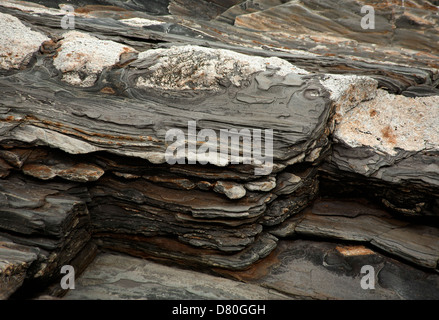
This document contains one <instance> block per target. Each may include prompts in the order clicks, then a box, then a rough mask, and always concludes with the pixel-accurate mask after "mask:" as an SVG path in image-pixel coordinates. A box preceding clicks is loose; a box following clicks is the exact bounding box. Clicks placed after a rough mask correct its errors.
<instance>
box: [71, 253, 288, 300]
mask: <svg viewBox="0 0 439 320" xmlns="http://www.w3.org/2000/svg"><path fill="white" fill-rule="evenodd" d="M64 299H65V300H77V299H79V300H101V299H105V300H138V299H142V300H163V299H164V300H194V299H196V300H205V299H207V300H221V299H225V300H235V299H237V300H247V299H249V300H272V299H275V300H278V299H288V297H286V296H285V295H282V294H280V293H277V292H272V291H270V290H268V289H266V288H262V287H259V286H257V285H252V284H246V283H242V282H238V281H233V280H229V279H225V278H221V277H216V276H212V275H208V274H204V273H200V272H195V271H192V270H185V269H179V268H177V267H171V266H165V265H162V264H158V263H156V262H153V261H149V260H145V259H139V258H135V257H131V256H127V255H116V254H114V253H101V254H99V255H98V256H97V257H96V259H95V260H94V261H93V262H92V263H91V264H90V266H89V267H88V268H87V270H86V271H85V272H84V273H83V274H82V275H81V276H80V277H79V278H78V279H77V280H76V283H75V290H70V291H69V292H68V293H67V294H66V295H65V297H64Z"/></svg>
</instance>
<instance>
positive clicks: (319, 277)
mask: <svg viewBox="0 0 439 320" xmlns="http://www.w3.org/2000/svg"><path fill="white" fill-rule="evenodd" d="M365 265H367V266H370V267H372V268H373V270H374V275H373V276H374V279H375V286H374V289H367V290H364V289H363V288H362V287H361V281H362V279H363V277H365V276H366V275H370V274H371V273H370V271H368V272H365V271H363V272H362V270H361V269H362V267H363V266H365ZM227 275H228V276H229V277H230V276H232V277H235V278H236V279H238V280H241V281H244V282H247V283H251V284H258V285H260V286H262V287H264V288H268V289H271V290H273V291H275V292H279V293H282V294H284V295H287V296H289V297H290V298H295V299H318V300H339V299H349V300H401V299H402V300H436V299H438V297H439V290H438V287H439V276H438V274H437V273H436V274H432V273H428V272H425V271H422V270H419V269H416V268H414V267H412V266H409V265H405V264H402V263H400V262H399V261H396V260H394V259H391V258H389V257H386V256H385V255H383V254H381V253H379V252H377V251H374V250H371V249H369V248H366V247H364V246H362V245H357V246H354V245H346V243H332V242H324V241H319V242H315V241H310V240H282V241H280V242H279V245H278V247H277V248H276V250H275V251H273V253H272V254H271V255H270V256H269V258H267V259H265V260H263V261H261V262H260V263H259V264H256V265H255V266H254V267H252V268H251V269H250V270H247V271H246V272H227Z"/></svg>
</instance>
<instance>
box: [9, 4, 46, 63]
mask: <svg viewBox="0 0 439 320" xmlns="http://www.w3.org/2000/svg"><path fill="white" fill-rule="evenodd" d="M0 28H1V29H2V30H3V31H2V34H1V36H0V52H1V53H2V54H1V56H0V69H5V70H9V69H19V68H20V67H22V66H23V67H24V66H26V65H27V64H28V63H29V60H30V59H31V57H32V55H33V54H34V53H35V52H36V51H37V50H38V49H39V47H40V45H41V43H42V42H44V41H47V40H49V38H48V37H47V36H45V35H43V34H41V33H39V32H36V31H33V30H31V29H30V28H29V27H26V26H25V25H24V24H23V23H22V22H21V21H20V20H19V19H17V18H16V17H14V16H11V15H8V14H4V13H1V12H0Z"/></svg>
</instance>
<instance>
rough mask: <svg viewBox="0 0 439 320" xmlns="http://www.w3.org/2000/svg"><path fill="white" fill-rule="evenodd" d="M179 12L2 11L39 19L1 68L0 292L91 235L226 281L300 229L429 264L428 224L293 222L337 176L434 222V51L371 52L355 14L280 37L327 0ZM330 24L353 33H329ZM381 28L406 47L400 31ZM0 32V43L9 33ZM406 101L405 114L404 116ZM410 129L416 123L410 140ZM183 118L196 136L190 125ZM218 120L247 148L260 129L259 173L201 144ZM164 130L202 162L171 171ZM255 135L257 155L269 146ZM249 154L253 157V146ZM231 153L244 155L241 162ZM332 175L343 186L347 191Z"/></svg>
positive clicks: (68, 254)
mask: <svg viewBox="0 0 439 320" xmlns="http://www.w3.org/2000/svg"><path fill="white" fill-rule="evenodd" d="M189 2H190V1H189ZM189 2H188V1H185V0H181V1H173V2H172V4H171V6H170V7H169V8H170V9H169V10H170V11H172V12H174V13H176V12H179V14H181V15H182V16H184V17H176V16H162V17H159V18H160V19H158V20H157V21H160V22H163V23H151V21H153V18H152V17H151V16H149V15H148V14H145V13H141V12H138V11H128V10H127V9H131V10H132V7H131V8H130V7H127V6H128V5H127V4H121V5H122V6H124V8H123V10H121V8H117V7H102V6H86V7H82V8H76V12H75V28H77V30H75V31H68V30H63V29H61V28H60V27H59V26H60V24H59V23H60V19H61V16H60V14H59V13H60V12H59V11H56V10H55V11H54V10H47V11H45V9H44V8H42V7H39V6H31V7H32V8H31V9H29V12H33V13H34V14H29V13H27V12H26V10H24V9H23V7H22V6H26V4H25V3H15V2H13V3H12V2H11V3H12V5H7V6H4V5H3V4H2V2H0V11H2V12H6V13H8V15H4V14H2V15H4V16H6V17H8V19H9V20H10V21H13V22H14V24H16V25H18V26H20V27H19V29H20V30H23V32H25V33H26V32H27V33H28V34H32V33H31V31H30V29H29V30H28V29H26V28H27V27H24V26H25V25H29V26H35V30H36V31H35V32H37V31H38V34H41V35H42V37H35V39H34V40H37V41H29V44H32V45H31V46H30V47H29V48H26V50H25V51H24V52H25V53H26V56H25V57H24V56H22V57H20V59H18V60H16V61H15V62H14V63H13V64H12V65H11V62H10V61H9V60H5V61H6V62H5V65H7V68H6V69H8V70H1V71H0V73H1V74H2V75H7V76H4V77H2V78H1V79H0V85H1V88H2V89H1V93H2V101H1V103H0V132H1V133H0V144H1V149H0V176H1V180H0V182H2V184H1V188H2V193H1V195H2V199H3V201H2V212H3V213H2V217H3V220H1V219H0V222H2V224H1V225H0V232H1V234H0V235H1V236H2V237H4V238H5V241H3V242H4V243H6V244H7V246H8V248H9V249H8V250H7V251H5V252H4V256H5V257H6V258H5V261H7V262H6V263H5V264H4V266H3V267H2V268H3V269H2V270H4V271H2V272H3V273H1V274H0V276H1V277H2V279H7V280H6V283H7V285H6V289H5V292H6V294H4V297H8V296H9V295H11V294H12V293H13V291H14V290H16V289H17V288H18V287H19V286H21V285H22V284H23V283H24V286H23V287H29V286H30V285H27V284H32V283H40V285H41V284H43V283H44V284H46V283H48V282H50V280H53V279H56V277H59V267H60V266H61V265H62V264H65V263H74V262H75V261H77V260H78V259H79V260H81V259H82V260H84V261H88V259H90V257H92V256H93V252H94V250H93V243H94V242H96V243H97V244H98V245H99V246H100V247H103V248H108V249H111V250H116V251H121V252H124V253H129V254H132V255H137V256H141V257H148V258H154V259H157V260H172V261H174V262H178V263H182V264H184V265H190V266H195V267H202V268H205V267H209V268H218V270H222V271H223V272H224V270H226V269H229V270H235V272H238V271H239V270H243V269H248V268H251V267H252V266H253V265H255V264H256V263H258V261H260V260H261V259H263V258H266V257H269V256H270V253H271V252H273V250H275V248H276V246H277V245H278V238H279V237H284V236H290V235H294V236H299V237H301V236H310V235H311V236H320V237H322V238H335V239H343V240H347V241H360V242H362V243H364V242H367V243H369V244H370V246H375V247H378V248H380V250H383V251H385V252H388V253H389V254H390V255H393V256H396V257H398V258H400V259H401V260H405V261H410V262H411V263H413V264H417V265H419V266H421V267H424V268H429V269H431V270H434V269H437V254H436V250H437V248H436V246H435V241H436V238H437V228H435V227H432V226H428V227H427V226H425V225H422V224H418V223H412V224H407V223H405V222H404V221H403V220H401V221H400V220H399V219H397V218H396V217H388V216H386V214H387V213H379V214H377V215H375V214H374V212H375V213H376V211H373V210H372V211H373V212H372V213H371V214H367V215H363V214H359V215H358V216H349V215H348V216H344V215H343V214H341V215H339V214H338V213H337V214H336V215H334V216H331V215H329V216H328V215H325V214H321V212H320V213H319V214H315V213H312V214H310V213H309V212H308V211H305V212H304V213H302V214H300V212H302V211H303V210H304V209H305V208H306V207H308V206H309V204H310V203H311V202H312V201H313V199H314V198H315V197H317V196H318V195H319V184H321V183H322V182H323V185H324V186H325V188H327V186H328V185H329V184H331V183H333V185H332V191H333V192H335V193H337V192H339V191H340V190H341V189H342V188H341V186H343V188H352V189H351V191H352V192H354V193H355V192H358V191H359V190H373V191H375V193H378V195H375V196H377V197H378V198H379V199H380V200H381V201H382V202H383V204H384V205H387V206H388V207H389V208H391V209H392V210H394V211H396V212H399V213H403V214H408V215H410V214H411V215H413V213H416V214H418V215H427V214H429V215H433V216H436V217H437V214H438V213H439V210H438V205H439V203H438V202H437V199H436V198H437V196H436V195H437V194H438V192H437V183H436V180H437V179H436V178H437V177H436V173H437V170H436V167H437V154H436V149H437V146H436V143H437V139H436V138H437V137H436V136H437V132H436V131H435V130H436V128H437V126H435V125H436V122H435V121H436V120H437V119H438V117H434V116H432V117H430V118H426V114H427V113H428V111H431V112H433V114H434V112H435V111H434V109H432V108H434V106H435V105H436V104H437V99H436V97H434V94H435V90H436V87H437V84H436V80H437V70H436V69H435V68H436V67H435V66H436V65H435V64H434V59H435V57H436V56H435V54H436V53H435V51H434V52H432V53H431V55H426V54H425V53H423V52H422V51H416V50H415V48H412V46H411V45H409V44H407V46H408V47H410V48H411V49H410V50H402V49H401V50H400V51H399V53H397V54H393V51H392V52H391V50H390V48H391V47H389V45H390V43H387V42H386V41H387V40H386V39H384V42H382V41H381V42H380V41H377V42H379V44H378V46H376V47H375V48H376V49H375V50H374V51H371V50H367V48H368V47H370V44H368V43H366V42H367V41H366V39H365V38H364V34H363V33H362V32H361V30H358V27H355V26H354V25H353V24H352V23H351V21H353V20H355V19H357V18H360V17H359V16H358V14H355V13H353V14H352V13H351V14H349V15H347V16H348V17H349V19H348V20H349V21H348V22H349V23H348V24H347V25H346V23H347V22H346V21H342V20H340V21H338V22H336V23H333V27H334V28H333V32H330V33H328V34H325V35H323V36H319V35H317V34H315V32H314V31H313V32H310V24H309V22H311V24H313V22H312V21H311V20H309V21H308V20H307V21H306V23H304V24H303V25H295V26H294V28H292V29H288V28H283V27H282V28H283V29H286V31H285V32H284V30H280V29H279V26H282V23H280V24H279V19H280V20H282V19H285V17H287V16H288V17H292V18H294V19H296V18H298V17H299V16H301V17H302V16H303V15H298V14H297V13H298V12H303V13H306V15H305V16H306V17H307V19H308V18H309V16H308V14H309V13H312V12H313V11H316V12H319V14H318V17H317V16H316V17H315V19H316V21H322V19H323V20H328V19H327V18H326V17H325V15H326V14H328V12H329V14H331V12H332V13H334V12H333V8H328V7H327V6H325V5H324V4H323V3H320V2H319V1H313V4H314V7H307V5H306V4H302V3H297V2H289V3H285V4H284V3H279V2H278V1H262V2H261V3H260V5H259V6H257V5H256V4H255V3H253V2H251V1H246V3H245V5H243V6H241V5H240V4H236V3H234V2H233V1H231V2H228V4H227V6H228V8H229V10H227V8H226V7H223V6H216V7H215V8H213V7H210V4H211V2H209V1H207V2H205V3H204V4H205V5H206V6H205V7H204V8H205V9H206V11H204V13H203V15H204V14H205V16H204V17H196V18H194V17H193V16H192V15H193V11H191V10H182V6H184V5H187V4H188V3H189ZM51 4H52V5H55V4H54V3H51ZM130 5H131V6H141V5H140V4H136V5H135V4H130ZM156 5H157V3H156ZM223 5H225V4H223ZM235 5H236V6H235ZM55 6H56V5H55ZM232 6H234V7H232ZM37 7H38V8H37ZM14 8H15V9H14ZM112 8H113V9H112ZM349 8H350V9H352V7H349V6H348V7H347V9H346V10H349ZM150 9H151V10H153V9H154V10H155V9H157V12H160V13H163V12H164V11H163V10H165V11H166V10H167V9H164V8H162V7H160V6H159V5H157V7H156V6H152V7H151V8H150ZM23 10H24V11H23ZM35 10H38V12H36V11H35ZM135 10H139V8H137V7H136V8H135ZM148 10H149V9H148ZM151 10H150V11H148V12H149V13H151V12H152V11H151ZM248 10H249V11H248ZM346 10H343V11H346ZM377 11H378V13H379V18H378V19H377V21H378V25H379V30H378V31H377V32H376V33H374V32H372V33H371V35H372V36H373V37H372V38H373V39H375V38H376V37H380V36H381V35H382V33H383V32H384V33H385V32H387V31H388V30H393V29H392V23H393V24H394V23H395V21H393V20H392V21H390V22H389V21H387V20H386V19H387V17H388V15H387V14H388V7H386V6H384V7H382V8H381V7H380V8H379V10H378V9H377ZM245 12H247V13H250V14H248V15H247V14H246V13H245ZM432 12H435V11H434V9H433V8H430V7H428V6H427V7H425V6H424V7H422V6H418V7H417V8H416V10H414V9H412V7H410V9H408V10H407V14H409V15H410V14H411V16H407V17H410V19H411V20H410V21H415V20H416V21H418V20H419V17H418V15H422V14H424V17H425V21H427V22H428V21H430V20H431V21H434V19H435V17H432V16H429V15H430V13H432ZM222 14H224V16H223V17H224V19H223V18H222V16H221V15H222ZM338 14H339V13H337V16H338ZM425 14H426V15H425ZM382 15H384V17H385V18H383V16H382ZM14 16H16V17H18V18H19V19H20V20H22V22H20V21H19V20H17V19H16V18H15V17H14ZM261 16H264V17H265V16H266V17H267V19H268V20H267V21H272V25H271V26H270V25H265V26H261V25H260V24H261V22H260V21H261V20H259V22H258V20H257V19H254V18H255V17H256V18H257V17H261ZM311 16H312V14H311ZM404 16H406V15H405V14H404ZM206 17H208V18H207V19H206ZM417 17H418V18H417ZM213 18H216V19H213ZM127 19H128V20H127ZM132 19H137V20H132ZM138 19H143V20H138ZM211 19H213V20H211ZM233 19H234V20H233ZM294 19H293V20H294ZM397 19H399V15H398V17H397ZM117 20H119V21H117ZM221 20H223V21H226V22H228V23H230V21H232V20H233V21H234V26H232V25H228V24H224V23H218V21H221ZM127 21H128V22H131V23H127ZM425 21H424V22H422V23H421V24H422V25H423V26H424V27H425V29H424V31H425V32H424V33H423V34H418V33H416V37H419V38H420V39H421V40H420V42H421V43H422V47H429V43H431V41H432V40H434V39H435V36H434V35H433V33H432V32H433V31H434V30H435V27H434V26H433V25H431V24H429V23H427V22H425ZM133 22H134V23H133ZM418 22H419V23H420V20H419V21H418ZM258 23H259V25H258ZM14 24H13V25H14ZM13 25H12V27H13ZM242 26H252V27H251V28H250V29H253V30H259V31H260V30H262V29H263V30H264V33H259V32H253V31H251V30H250V29H245V28H242ZM324 26H325V24H319V26H318V27H319V28H324ZM341 26H343V27H346V26H348V29H349V30H351V32H350V33H343V32H341V33H340V31H341V30H342V28H341ZM405 26H406V27H407V25H405ZM10 27H11V26H9V28H10ZM261 28H262V29H261ZM282 28H281V29H282ZM404 28H405V27H403V28H402V29H404ZM291 30H293V31H294V32H293V34H294V36H292V33H291V32H290V31H291ZM32 32H33V31H32ZM392 32H393V35H394V37H395V39H394V40H395V41H394V43H395V44H397V45H400V46H402V45H403V44H404V43H405V42H404V41H400V39H398V38H397V33H398V32H399V31H398V32H396V31H394V30H393V31H392ZM308 33H309V36H306V34H308ZM337 33H338V34H337ZM6 35H7V38H5V39H6V42H5V43H6V44H8V43H9V42H8V41H11V39H12V40H14V36H13V35H12V34H11V33H6ZM40 38H41V39H40ZM49 38H50V40H49ZM425 39H429V40H428V41H430V42H428V41H425ZM40 40H41V42H40ZM353 40H354V41H353ZM382 40H383V39H382ZM261 41H262V42H261ZM362 41H366V42H362ZM262 43H264V45H261V44H262ZM25 44H26V43H25ZM299 44H300V45H299ZM289 46H290V47H295V48H297V47H300V48H301V49H306V50H309V51H311V52H308V51H304V50H299V49H292V48H289ZM354 49H355V50H354ZM5 50H6V49H5ZM389 50H390V51H389ZM392 50H394V48H392ZM328 53H330V54H328ZM334 55H335V56H334ZM352 57H354V58H352ZM415 58H416V59H415ZM386 59H387V60H389V61H386ZM432 61H433V62H432ZM408 63H409V64H410V66H409V65H407V64H408ZM17 67H19V68H22V69H20V70H18V69H15V68H17ZM331 72H334V73H344V74H343V75H335V74H330V73H331ZM346 73H348V74H349V75H345V74H346ZM382 89H386V90H388V91H389V92H391V93H403V94H404V95H407V96H419V97H417V98H413V99H412V98H406V97H404V96H401V95H394V94H390V93H388V92H385V91H383V90H382ZM421 97H422V98H421ZM383 102H385V103H383ZM413 103H414V104H416V106H417V108H416V110H415V109H414V108H412V109H410V108H407V105H411V104H413ZM382 104H384V105H382ZM419 110H423V111H422V112H421V111H419ZM431 112H430V114H431ZM421 113H422V114H421ZM414 119H416V120H417V121H422V120H423V119H426V120H425V121H426V122H425V125H424V129H425V130H424V132H422V134H421V133H420V131H416V130H417V128H416V126H415V124H414V123H413V120H414ZM359 120H360V121H359ZM392 121H393V122H395V123H396V122H397V127H398V131H400V132H401V135H397V134H396V133H395V132H394V131H395V128H394V125H395V123H392ZM194 123H195V124H196V131H195V133H194V132H190V128H189V126H190V125H189V124H194ZM404 123H405V124H409V123H410V124H411V126H405V125H404V126H403V124H404ZM390 124H391V125H392V126H391V127H390ZM387 126H389V128H390V129H389V128H387ZM429 126H434V127H433V128H430V129H429ZM231 128H234V129H236V130H238V131H239V130H241V129H245V128H247V129H250V130H252V131H242V132H241V134H242V135H244V138H245V136H246V135H247V136H249V133H255V132H257V130H261V132H262V133H263V132H264V130H266V129H273V157H272V159H270V157H268V158H265V159H266V160H267V161H268V164H269V165H270V166H268V168H269V170H268V171H263V174H262V175H258V174H256V173H257V172H258V171H257V170H258V169H261V164H260V163H256V162H254V161H253V162H252V161H250V162H249V163H244V164H243V163H242V162H244V160H251V159H249V158H251V156H249V155H248V154H245V152H243V151H244V150H243V149H244V142H245V141H246V140H245V139H242V140H239V143H237V144H235V145H233V144H231V145H228V146H227V148H226V150H227V155H226V156H225V157H224V155H222V156H218V153H214V152H213V151H218V149H219V148H220V147H221V143H220V142H221V141H220V137H221V134H220V132H221V130H224V129H226V130H228V129H231ZM170 129H176V130H180V131H179V132H182V133H183V135H184V143H185V144H187V145H189V142H190V141H191V139H192V142H193V141H195V145H203V146H204V147H205V149H204V150H206V146H209V147H211V149H209V151H211V153H209V154H206V153H205V154H197V152H196V150H197V149H190V148H186V149H184V151H183V154H180V155H179V156H180V158H179V159H178V160H179V162H177V163H175V164H168V163H167V159H166V155H165V151H166V150H167V147H168V146H169V145H170V144H171V142H170V141H168V140H166V134H167V132H168V131H169V130H170ZM203 129H207V130H210V131H209V133H210V136H209V140H208V141H206V140H205V137H200V136H198V137H197V136H196V135H197V132H198V131H200V130H203ZM392 130H393V131H392ZM204 132H206V130H205V131H204ZM238 135H239V134H238ZM211 136H214V138H211ZM261 138H262V139H261V147H263V146H264V143H266V142H267V140H268V136H267V135H265V136H264V135H262V137H261ZM377 139H378V140H377ZM421 139H422V141H420V140H421ZM332 140H333V141H332ZM424 140H425V141H424ZM332 142H335V143H334V144H333V145H332ZM265 145H266V144H265ZM247 147H248V146H247ZM251 147H252V151H253V153H252V154H251V155H253V156H254V155H255V154H257V152H256V151H258V150H259V149H261V147H259V146H257V145H254V144H252V145H251ZM194 150H195V151H194ZM233 155H235V156H236V155H240V156H242V157H241V158H240V160H241V163H234V162H235V161H234V160H236V157H235V158H234V156H233ZM265 155H266V154H265ZM328 156H330V157H328ZM180 160H184V163H180ZM196 160H198V161H200V160H202V161H204V162H208V163H207V164H205V163H203V164H201V163H198V164H195V163H196ZM325 160H326V161H325ZM413 166H415V167H416V168H420V171H421V173H420V174H419V173H418V172H413ZM265 169H266V168H265ZM259 172H260V171H259ZM319 176H320V177H319ZM358 177H361V179H357V178H358ZM322 178H323V179H322ZM346 179H347V180H349V179H353V180H352V181H349V183H351V182H352V183H351V184H344V183H343V181H344V180H346ZM361 184H363V185H361ZM363 186H365V187H364V189H363ZM412 186H415V187H416V190H414V191H413V192H412V190H410V187H412ZM383 190H384V191H385V192H384V193H383V192H382V191H383ZM326 191H328V189H326ZM380 192H381V193H383V194H382V195H380V194H379V193H380ZM366 193H367V192H366ZM371 193H373V192H371ZM367 195H370V194H367ZM347 207H349V205H347ZM315 208H316V206H314V209H315ZM314 209H313V210H314ZM368 209H370V207H368ZM368 209H364V210H368ZM357 221H361V223H360V226H358V222H357ZM372 225H378V227H377V228H376V229H374V227H372ZM328 226H330V227H328ZM378 231H379V232H378ZM92 237H93V240H92V241H91V242H90V239H91V238H92ZM12 242H14V243H15V244H12ZM18 245H19V246H18ZM5 246H6V245H5ZM29 252H30V253H29ZM83 257H88V258H87V259H83ZM11 270H12V271H11ZM9 274H13V275H14V276H13V277H12V278H8V277H9ZM56 290H59V289H56ZM293 294H294V293H293ZM311 296H315V295H314V294H311Z"/></svg>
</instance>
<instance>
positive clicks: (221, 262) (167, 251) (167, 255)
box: [95, 233, 277, 270]
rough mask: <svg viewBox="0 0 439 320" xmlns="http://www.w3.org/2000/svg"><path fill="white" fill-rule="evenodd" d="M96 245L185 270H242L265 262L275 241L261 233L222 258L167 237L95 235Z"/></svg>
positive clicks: (268, 235)
mask: <svg viewBox="0 0 439 320" xmlns="http://www.w3.org/2000/svg"><path fill="white" fill-rule="evenodd" d="M95 238H96V240H97V244H98V245H99V246H101V247H102V248H106V249H109V250H114V251H118V252H122V253H126V254H130V255H133V256H137V257H144V258H150V259H156V260H159V261H173V262H177V263H179V264H182V265H186V266H193V267H197V268H200V267H203V268H205V267H211V268H221V269H230V270H243V269H246V268H248V267H250V266H251V265H252V264H254V263H255V262H256V261H258V260H260V259H263V258H265V257H266V256H267V255H269V254H270V252H271V251H273V250H274V249H275V248H276V245H277V238H276V237H274V236H272V235H270V234H267V233H262V234H261V235H259V236H258V237H257V238H256V241H255V242H254V243H253V244H252V245H251V246H248V247H247V248H246V249H244V250H241V251H239V252H237V253H232V254H224V252H220V251H218V250H207V249H200V248H195V247H193V246H190V245H186V244H183V243H181V242H179V241H177V240H174V239H172V238H167V237H159V236H155V237H143V236H135V235H127V234H105V233H103V234H96V235H95Z"/></svg>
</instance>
